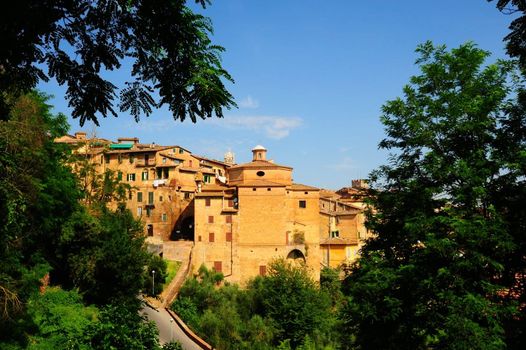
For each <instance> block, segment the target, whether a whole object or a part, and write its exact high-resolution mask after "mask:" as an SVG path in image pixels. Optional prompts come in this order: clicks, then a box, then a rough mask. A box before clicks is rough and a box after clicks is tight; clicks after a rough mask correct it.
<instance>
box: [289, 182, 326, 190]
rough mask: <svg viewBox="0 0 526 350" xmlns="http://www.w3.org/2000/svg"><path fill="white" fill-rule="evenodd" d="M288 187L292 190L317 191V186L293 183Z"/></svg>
mask: <svg viewBox="0 0 526 350" xmlns="http://www.w3.org/2000/svg"><path fill="white" fill-rule="evenodd" d="M289 188H290V189H291V190H293V191H319V190H320V189H319V188H317V187H312V186H308V185H303V184H296V183H293V184H292V185H291V186H289Z"/></svg>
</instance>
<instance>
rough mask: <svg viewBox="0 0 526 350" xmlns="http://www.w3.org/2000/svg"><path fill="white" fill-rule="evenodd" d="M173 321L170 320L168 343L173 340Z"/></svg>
mask: <svg viewBox="0 0 526 350" xmlns="http://www.w3.org/2000/svg"><path fill="white" fill-rule="evenodd" d="M173 323H174V319H173V318H170V341H172V340H174V326H173Z"/></svg>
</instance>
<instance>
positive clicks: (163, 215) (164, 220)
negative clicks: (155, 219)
mask: <svg viewBox="0 0 526 350" xmlns="http://www.w3.org/2000/svg"><path fill="white" fill-rule="evenodd" d="M161 220H162V221H163V222H166V221H168V216H167V215H166V213H163V214H162V215H161Z"/></svg>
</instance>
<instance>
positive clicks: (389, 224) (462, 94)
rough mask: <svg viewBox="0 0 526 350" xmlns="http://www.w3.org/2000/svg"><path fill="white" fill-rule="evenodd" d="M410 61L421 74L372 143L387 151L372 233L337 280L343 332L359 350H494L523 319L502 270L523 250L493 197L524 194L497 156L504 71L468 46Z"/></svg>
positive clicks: (391, 105)
mask: <svg viewBox="0 0 526 350" xmlns="http://www.w3.org/2000/svg"><path fill="white" fill-rule="evenodd" d="M417 53H418V54H419V56H420V57H419V58H418V59H417V64H419V66H420V70H421V74H420V75H418V76H414V77H412V78H411V80H410V84H409V85H407V86H405V87H404V89H403V91H404V98H403V99H402V98H397V99H395V100H392V101H388V102H387V103H386V104H385V105H384V106H383V116H382V122H383V124H384V125H385V129H386V133H387V137H386V138H385V139H384V140H383V141H382V142H381V143H380V147H381V148H383V149H388V150H391V151H392V152H393V153H392V155H391V159H390V164H389V165H385V166H382V167H381V168H380V169H379V170H377V171H376V172H374V173H373V174H372V181H373V183H374V184H375V186H376V187H377V188H378V190H376V191H372V192H371V198H372V199H371V205H372V207H373V208H374V209H375V213H373V212H372V211H371V212H369V214H368V225H369V228H370V229H371V230H372V231H373V232H374V233H375V236H374V237H373V238H371V239H370V240H369V241H368V242H367V244H366V246H365V247H364V248H363V250H362V257H361V259H360V260H359V262H358V264H357V265H355V266H354V268H353V271H352V273H351V275H350V276H349V277H348V280H347V281H346V287H347V288H346V289H347V292H348V294H349V299H348V303H347V304H346V307H345V309H344V311H343V321H344V323H345V327H344V328H345V334H348V335H350V336H349V343H350V344H352V346H355V347H356V348H359V349H363V348H367V349H400V348H406V349H429V348H433V349H503V348H505V347H506V331H509V330H508V329H507V327H508V326H506V324H507V323H508V322H510V320H516V319H517V318H520V317H521V316H520V314H519V312H518V311H519V310H518V304H517V301H516V300H514V298H511V297H509V291H510V290H512V289H513V288H514V285H515V284H516V283H517V279H516V277H515V273H516V272H517V270H516V269H513V270H511V271H509V270H508V269H507V267H508V266H511V265H510V264H509V260H510V258H511V257H520V256H523V254H524V250H523V249H522V251H521V247H520V244H519V243H520V242H519V241H518V240H517V238H518V237H519V236H515V235H514V234H513V233H512V232H511V231H510V230H509V228H510V223H511V222H510V221H508V220H509V218H510V213H507V212H506V211H507V210H508V209H509V208H510V207H509V206H508V205H502V203H501V202H500V199H499V197H500V195H501V194H502V193H504V192H506V190H512V189H514V188H522V190H520V191H521V192H524V176H522V178H521V177H520V176H519V177H517V176H516V174H514V169H515V167H514V165H513V164H512V163H511V162H510V161H509V160H508V159H507V158H509V156H508V155H506V156H503V153H502V152H503V151H504V149H503V148H502V137H503V136H504V135H505V134H506V131H510V129H509V127H507V126H506V125H507V123H509V122H510V121H511V119H512V118H510V114H509V113H508V109H509V108H511V103H510V101H508V100H507V98H508V96H509V94H510V93H511V92H512V91H511V88H510V85H508V83H509V82H510V81H511V78H512V77H513V76H512V74H511V72H512V68H513V65H512V64H511V63H509V62H504V61H499V62H497V63H494V64H489V65H486V64H485V60H486V58H487V57H488V56H489V53H488V52H486V51H483V50H480V49H478V48H477V47H475V45H473V44H472V43H467V44H464V45H461V46H460V47H459V48H457V49H453V50H451V51H447V50H446V49H445V47H444V46H437V47H435V46H433V45H432V44H431V43H430V42H426V43H425V44H423V45H420V46H419V47H418V48H417ZM515 83H516V82H515ZM507 136H509V137H510V138H513V137H514V135H513V133H512V134H508V135H507ZM523 140H524V139H523ZM514 145H515V146H516V147H517V148H515V149H513V150H510V151H511V152H512V153H513V154H515V155H517V156H519V155H521V156H520V157H521V158H522V159H524V154H525V153H524V152H525V149H524V145H525V144H524V142H523V141H522V143H520V142H519V143H514ZM523 164H524V163H523ZM522 169H524V167H523V168H522ZM510 176H511V177H510ZM502 185H504V187H505V188H503V187H501V186H502ZM523 213H524V210H523V209H521V211H520V212H514V213H513V214H511V216H512V215H519V216H521V215H522V218H521V219H520V220H519V221H522V222H524V216H523V215H524V214H523ZM522 227H524V226H522ZM522 232H524V231H522ZM522 235H523V234H522ZM521 239H522V240H523V239H524V238H523V237H522V238H521ZM512 260H513V259H512ZM379 335H381V336H379Z"/></svg>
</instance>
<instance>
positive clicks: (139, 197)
mask: <svg viewBox="0 0 526 350" xmlns="http://www.w3.org/2000/svg"><path fill="white" fill-rule="evenodd" d="M137 202H142V192H137Z"/></svg>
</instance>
